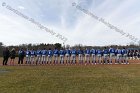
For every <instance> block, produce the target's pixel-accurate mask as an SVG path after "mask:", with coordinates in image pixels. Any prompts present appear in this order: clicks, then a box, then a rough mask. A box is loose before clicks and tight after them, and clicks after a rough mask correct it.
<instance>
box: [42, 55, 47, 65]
mask: <svg viewBox="0 0 140 93" xmlns="http://www.w3.org/2000/svg"><path fill="white" fill-rule="evenodd" d="M42 63H46V55H42Z"/></svg>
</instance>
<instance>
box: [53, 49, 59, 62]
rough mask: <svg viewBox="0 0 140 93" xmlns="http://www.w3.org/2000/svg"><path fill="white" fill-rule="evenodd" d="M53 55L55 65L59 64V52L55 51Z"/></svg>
mask: <svg viewBox="0 0 140 93" xmlns="http://www.w3.org/2000/svg"><path fill="white" fill-rule="evenodd" d="M53 55H54V64H57V63H58V55H59V51H58V50H57V49H55V50H54V51H53Z"/></svg>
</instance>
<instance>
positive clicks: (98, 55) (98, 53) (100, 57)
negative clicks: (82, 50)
mask: <svg viewBox="0 0 140 93" xmlns="http://www.w3.org/2000/svg"><path fill="white" fill-rule="evenodd" d="M97 58H98V64H102V51H101V50H100V49H98V50H97Z"/></svg>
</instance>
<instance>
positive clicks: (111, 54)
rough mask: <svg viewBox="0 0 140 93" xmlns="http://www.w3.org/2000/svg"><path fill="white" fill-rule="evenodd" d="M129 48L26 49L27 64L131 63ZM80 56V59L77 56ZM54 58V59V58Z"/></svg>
mask: <svg viewBox="0 0 140 93" xmlns="http://www.w3.org/2000/svg"><path fill="white" fill-rule="evenodd" d="M128 54H129V53H128V50H127V49H125V48H123V49H119V48H117V49H114V48H112V47H110V48H109V49H107V48H106V47H105V48H104V50H100V49H97V50H96V49H88V48H86V49H85V50H82V49H78V50H76V49H75V48H72V49H70V48H67V49H63V48H62V49H60V50H58V49H56V48H55V49H54V50H51V49H49V50H46V49H45V48H44V49H43V50H41V49H38V50H37V51H35V50H34V49H32V50H27V51H26V64H77V63H79V64H112V63H113V60H114V61H115V64H129V62H128ZM77 56H78V60H77V59H76V57H77ZM52 59H53V60H52Z"/></svg>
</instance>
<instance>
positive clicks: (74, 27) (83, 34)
mask: <svg viewBox="0 0 140 93" xmlns="http://www.w3.org/2000/svg"><path fill="white" fill-rule="evenodd" d="M3 2H5V3H6V5H9V6H11V7H12V8H14V9H15V10H17V11H19V12H21V13H22V14H24V15H26V16H28V17H30V18H33V19H34V20H35V21H37V22H39V23H40V24H42V25H43V26H45V27H47V28H49V29H51V30H53V31H54V32H55V33H59V34H61V35H63V36H65V37H66V38H67V39H68V40H67V41H66V42H65V44H69V45H75V44H83V45H100V46H102V45H110V44H115V45H116V44H119V45H126V44H129V43H130V42H131V40H130V39H129V38H127V37H125V36H122V35H121V34H120V33H118V32H116V31H115V30H112V29H110V28H109V27H107V26H106V25H105V24H103V23H101V22H99V21H98V20H96V19H94V18H92V17H91V16H89V15H87V14H85V13H83V12H82V11H80V10H78V9H76V8H75V7H73V6H72V3H73V2H75V3H76V4H77V5H80V6H81V7H82V8H84V9H86V10H88V11H90V12H92V13H93V14H94V15H96V16H98V17H100V18H104V19H105V20H106V21H107V22H109V23H111V24H112V25H114V26H117V27H118V28H119V29H122V30H123V31H124V32H126V33H129V34H131V35H133V36H135V37H137V38H139V35H140V0H0V42H3V43H4V44H5V45H17V44H22V43H57V42H59V43H62V42H63V41H62V40H61V39H58V38H57V37H56V36H55V35H51V34H50V33H48V32H46V31H45V30H42V29H40V28H39V27H38V26H37V25H35V24H33V23H31V22H29V21H28V20H26V19H24V18H23V17H21V16H19V15H17V14H15V13H13V12H12V11H10V10H8V9H6V8H5V7H4V6H2V4H3ZM139 39H140V38H139Z"/></svg>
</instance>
